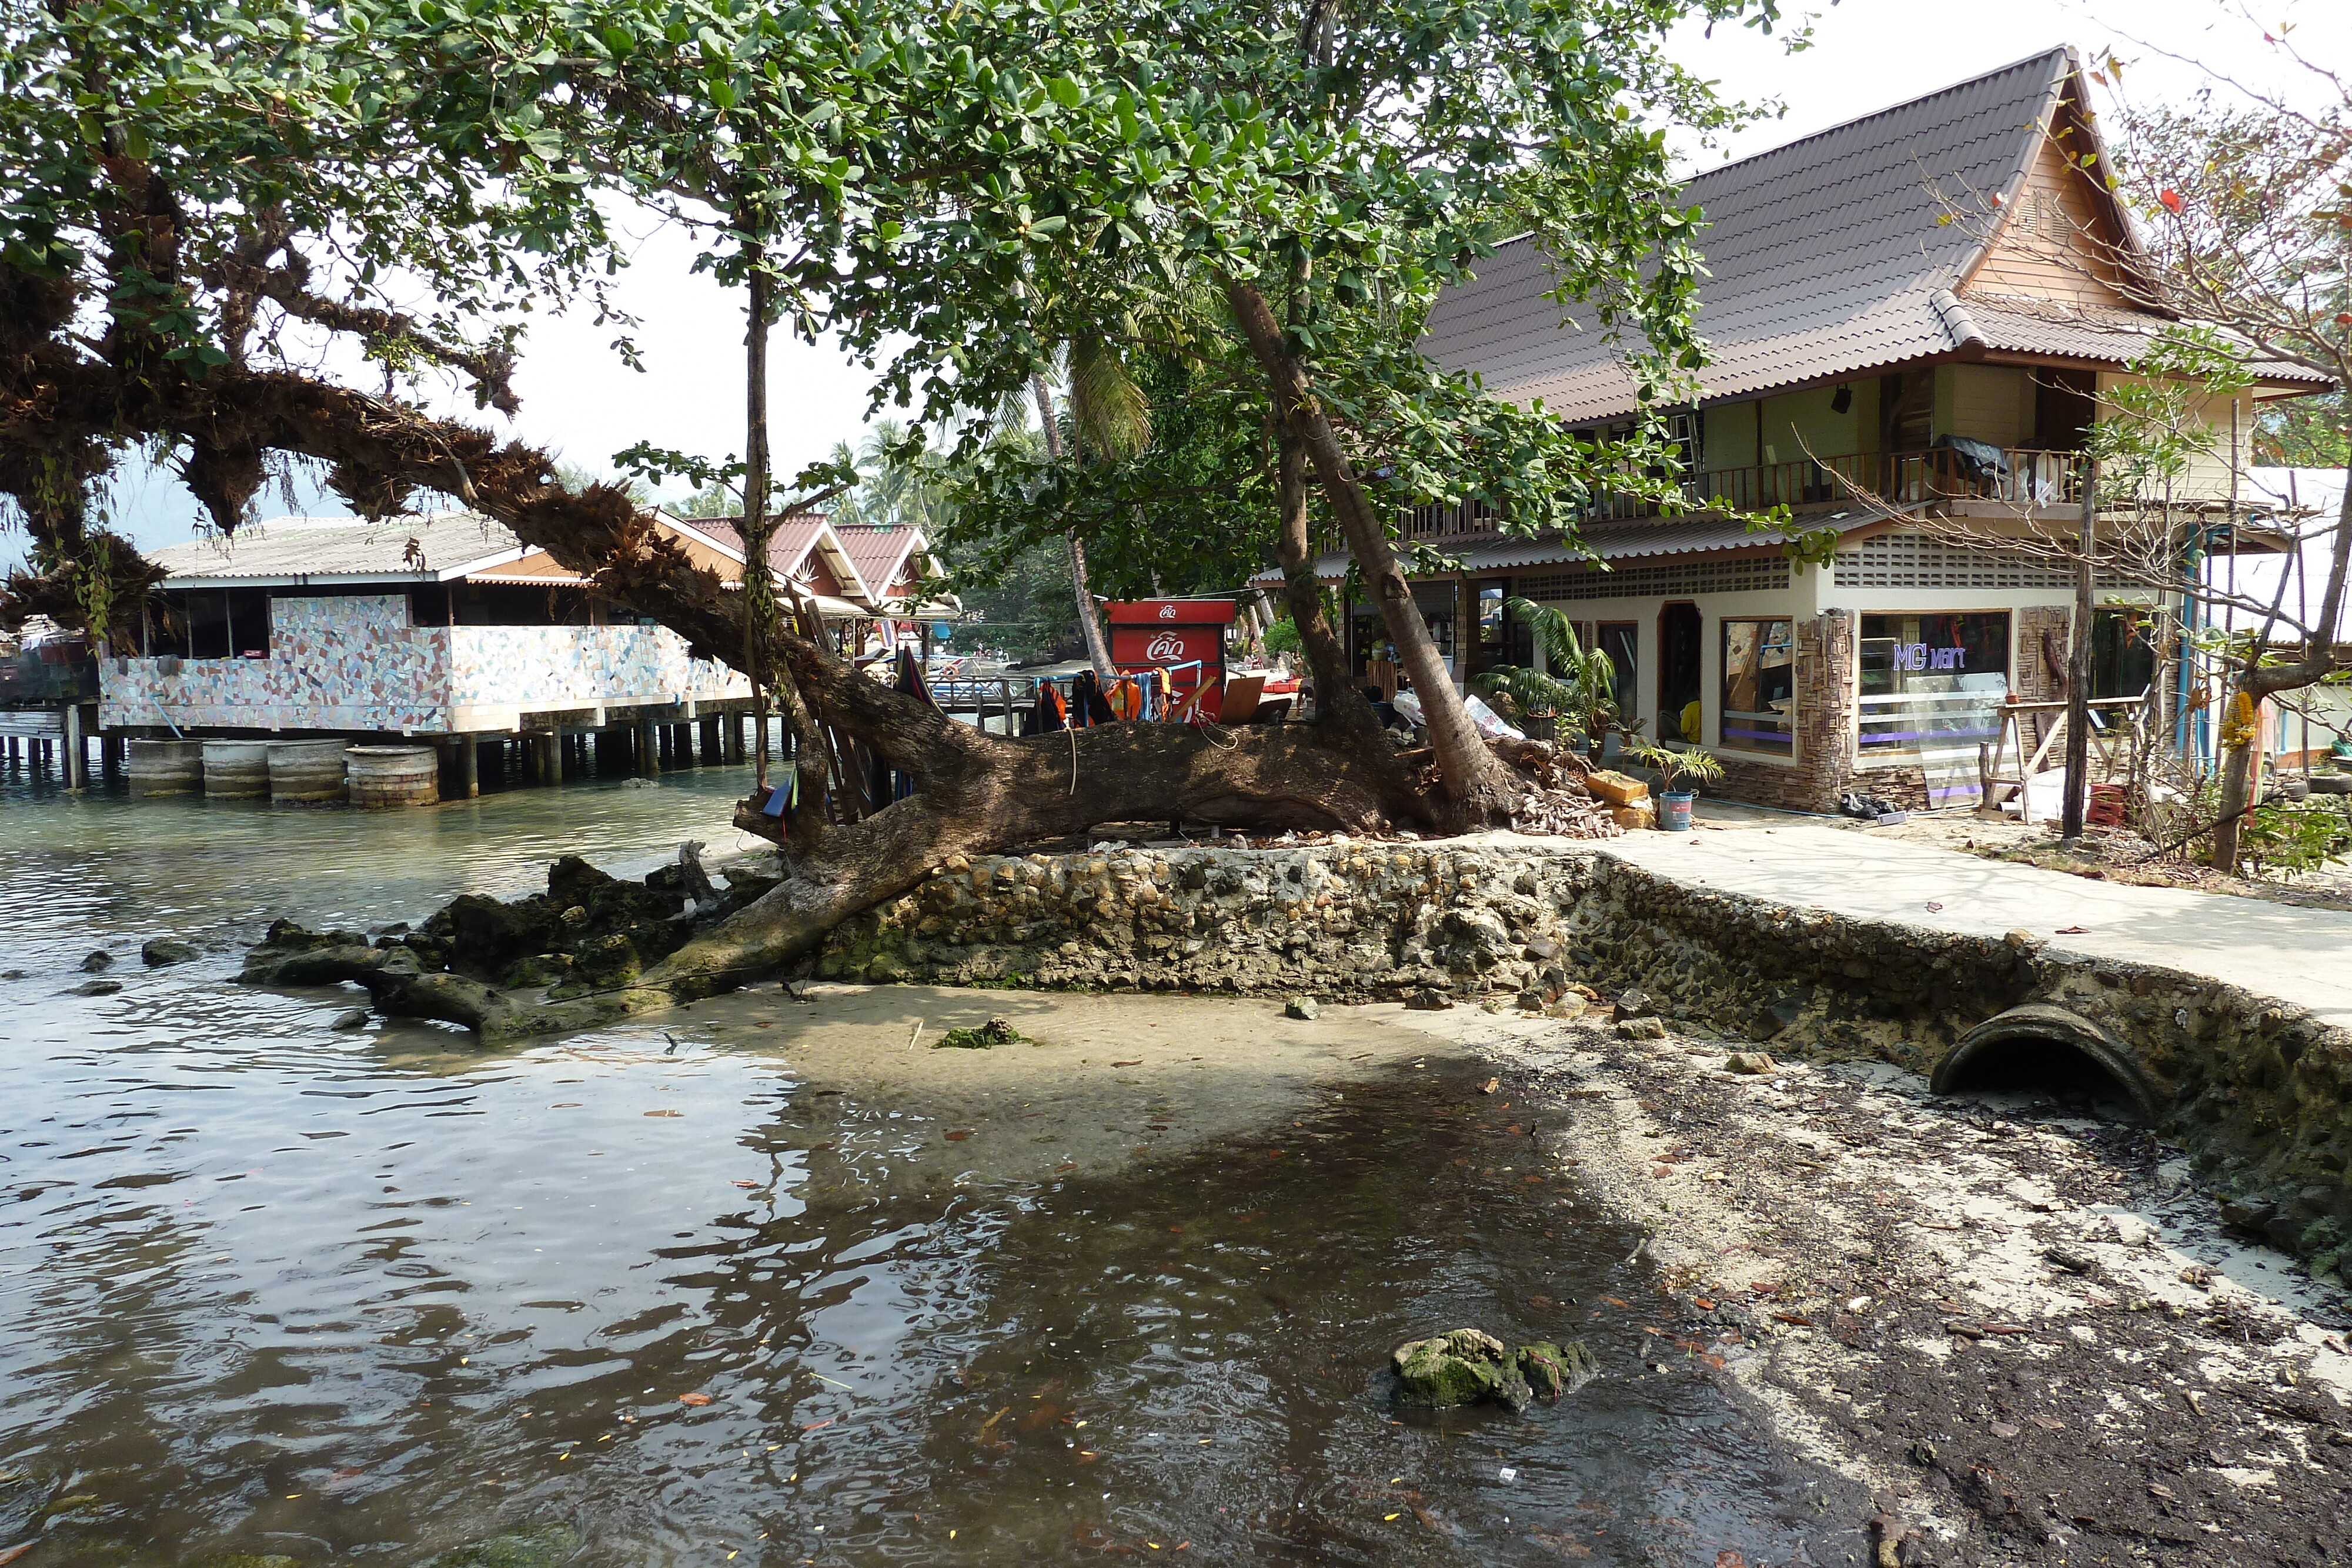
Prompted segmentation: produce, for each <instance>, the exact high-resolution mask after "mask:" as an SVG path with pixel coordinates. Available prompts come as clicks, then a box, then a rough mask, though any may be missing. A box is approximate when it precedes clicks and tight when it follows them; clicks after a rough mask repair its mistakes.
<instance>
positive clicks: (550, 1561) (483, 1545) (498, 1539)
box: [425, 1524, 580, 1568]
mask: <svg viewBox="0 0 2352 1568" xmlns="http://www.w3.org/2000/svg"><path fill="white" fill-rule="evenodd" d="M579 1545H580V1532H579V1531H576V1530H573V1529H572V1527H571V1526H570V1525H566V1524H543V1525H541V1526H540V1527H539V1528H538V1529H537V1530H525V1531H518V1532H517V1533H515V1534H512V1535H492V1536H488V1537H485V1538H484V1539H482V1540H480V1541H474V1542H467V1544H465V1545H463V1546H460V1547H458V1548H457V1549H456V1550H455V1551H450V1552H442V1553H441V1554H440V1555H439V1556H438V1557H436V1558H434V1559H432V1560H431V1561H430V1562H428V1563H426V1564H425V1568H554V1564H556V1563H561V1562H562V1561H563V1560H564V1559H565V1558H566V1557H569V1556H571V1555H572V1552H574V1551H576V1550H578V1548H579Z"/></svg>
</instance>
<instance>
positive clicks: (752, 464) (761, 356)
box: [743, 241, 775, 789]
mask: <svg viewBox="0 0 2352 1568" xmlns="http://www.w3.org/2000/svg"><path fill="white" fill-rule="evenodd" d="M746 249H747V250H748V251H749V253H750V255H751V280H750V289H749V291H750V294H751V301H750V306H749V308H748V310H747V311H746V319H745V323H744V329H745V330H744V337H743V605H744V609H745V610H746V611H747V612H748V613H746V614H745V615H744V617H743V674H744V675H745V676H746V677H747V678H748V679H749V680H750V681H751V717H752V719H753V722H754V727H756V728H757V729H758V731H759V734H760V749H759V752H758V755H757V756H756V757H755V758H753V764H752V766H753V769H754V771H753V774H752V777H753V779H754V781H755V782H756V783H757V784H758V786H759V787H760V788H761V789H766V788H767V787H768V697H767V669H768V650H767V636H766V632H767V628H768V627H769V626H770V625H771V624H772V622H774V620H775V588H774V584H773V583H772V581H771V580H770V579H769V562H768V535H769V528H768V275H767V272H766V270H765V269H764V268H763V267H761V266H760V251H761V246H759V244H758V242H756V241H754V242H752V243H751V245H749V246H747V247H746Z"/></svg>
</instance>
